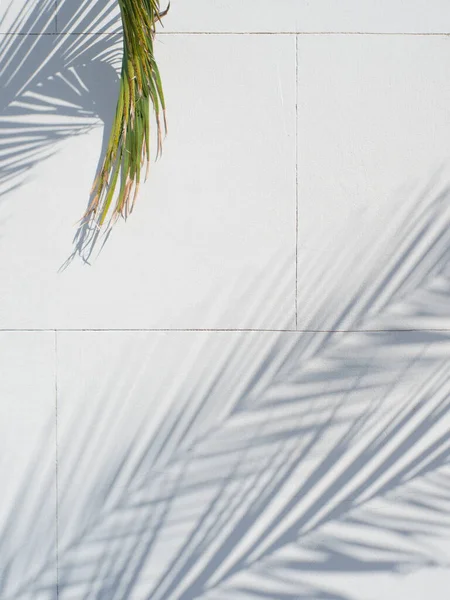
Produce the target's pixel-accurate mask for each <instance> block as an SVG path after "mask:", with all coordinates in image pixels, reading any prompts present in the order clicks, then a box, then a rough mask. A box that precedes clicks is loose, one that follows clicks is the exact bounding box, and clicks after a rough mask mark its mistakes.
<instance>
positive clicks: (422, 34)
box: [0, 28, 450, 37]
mask: <svg viewBox="0 0 450 600" xmlns="http://www.w3.org/2000/svg"><path fill="white" fill-rule="evenodd" d="M120 32H121V29H120V28H119V29H118V30H117V31H58V32H56V31H55V32H42V33H39V32H28V33H26V32H22V31H11V32H3V33H0V36H2V35H4V36H27V35H28V36H44V35H46V36H67V35H79V36H81V35H99V36H102V35H103V36H108V35H117V34H118V33H120ZM160 35H163V36H169V35H298V36H302V35H305V36H315V35H327V36H332V35H358V36H363V35H370V36H408V37H430V36H431V37H433V36H434V37H438V36H449V35H450V32H428V33H426V32H408V31H403V32H402V31H159V32H157V36H160Z"/></svg>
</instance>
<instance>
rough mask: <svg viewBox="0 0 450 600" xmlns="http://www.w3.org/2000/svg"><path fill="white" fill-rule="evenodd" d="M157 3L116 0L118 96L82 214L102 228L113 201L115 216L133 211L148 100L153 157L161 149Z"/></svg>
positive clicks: (145, 151)
mask: <svg viewBox="0 0 450 600" xmlns="http://www.w3.org/2000/svg"><path fill="white" fill-rule="evenodd" d="M159 4H160V3H159V0H140V1H139V0H119V5H120V12H121V18H122V25H123V38H124V48H123V60H122V72H121V82H120V90H119V99H118V102H117V109H116V115H115V119H114V123H113V127H112V130H111V134H110V138H109V143H108V146H107V149H106V154H105V158H104V162H103V166H102V167H101V169H100V172H99V174H98V176H97V178H96V180H95V182H94V186H93V195H94V198H93V200H92V202H91V203H90V205H89V208H88V210H87V211H86V214H85V218H86V220H87V221H91V220H93V221H94V222H95V223H97V225H98V226H100V227H101V226H102V225H103V224H104V223H105V220H106V218H107V216H108V214H109V212H110V209H111V207H112V206H113V205H114V208H113V209H112V217H113V221H114V220H116V219H117V217H119V216H123V217H124V218H126V217H127V216H128V215H129V214H130V213H131V211H132V210H133V206H134V202H135V200H136V196H137V193H138V191H139V185H140V183H141V177H142V173H141V171H142V167H146V174H147V173H148V167H149V160H150V121H151V113H150V104H151V105H152V107H153V110H154V113H155V117H156V127H157V149H156V157H158V156H159V155H160V154H161V147H162V134H163V129H164V131H166V129H167V126H166V116H165V109H166V106H165V100H164V93H163V88H162V83H161V76H160V73H159V70H158V66H157V64H156V61H155V57H154V52H153V43H154V37H155V26H156V23H157V22H158V21H160V20H161V18H162V17H163V16H164V14H166V13H167V10H168V9H167V10H166V11H165V12H164V13H160V6H159ZM117 189H118V194H117V197H115V192H116V190H117Z"/></svg>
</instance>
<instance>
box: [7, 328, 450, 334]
mask: <svg viewBox="0 0 450 600" xmlns="http://www.w3.org/2000/svg"><path fill="white" fill-rule="evenodd" d="M54 332H58V333H158V332H160V333H171V332H173V333H195V332H200V333H201V332H205V333H233V332H236V333H433V332H442V333H444V332H449V333H450V328H446V327H443V328H432V329H427V328H423V329H422V328H411V329H406V328H405V329H250V328H247V329H245V328H243V329H239V328H235V329H233V328H230V329H219V328H211V329H207V328H204V329H200V328H198V329H197V328H191V329H189V328H185V329H182V328H147V329H146V328H144V329H133V328H129V329H127V328H123V329H121V328H117V329H26V328H24V329H3V328H0V333H54Z"/></svg>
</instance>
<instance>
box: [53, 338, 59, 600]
mask: <svg viewBox="0 0 450 600" xmlns="http://www.w3.org/2000/svg"><path fill="white" fill-rule="evenodd" d="M54 336H55V337H54V345H55V536H56V549H55V560H56V565H55V570H56V600H58V599H59V447H58V330H56V329H55V330H54Z"/></svg>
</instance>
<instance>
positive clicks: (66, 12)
mask: <svg viewBox="0 0 450 600" xmlns="http://www.w3.org/2000/svg"><path fill="white" fill-rule="evenodd" d="M116 5H117V2H116V1H112V0H95V1H94V0H81V1H80V2H72V1H71V0H70V1H69V0H62V1H61V2H59V4H58V6H59V14H60V16H62V15H63V17H64V22H65V23H67V28H65V32H63V33H61V34H55V12H54V7H55V3H54V0H42V1H40V2H38V3H36V4H34V3H33V8H31V9H30V8H28V7H27V5H26V4H25V6H24V8H23V9H22V11H21V13H20V14H19V16H18V18H17V20H16V28H15V31H16V33H15V34H11V35H2V36H0V65H1V67H0V85H1V89H2V94H1V97H0V128H1V131H2V142H1V150H2V152H1V155H0V197H1V196H3V197H5V196H6V195H7V194H8V192H9V191H11V190H12V189H14V188H16V187H18V186H20V185H22V184H23V183H24V181H25V180H26V179H27V178H29V177H32V169H33V168H34V167H35V166H36V165H38V164H39V163H40V162H41V161H43V160H45V159H46V158H48V157H50V156H51V155H52V154H53V153H55V152H56V151H57V144H58V142H60V141H61V140H64V139H66V138H69V137H71V136H75V135H82V134H84V133H86V132H87V131H89V130H90V129H92V128H94V127H98V126H99V125H100V126H102V125H103V131H104V133H103V143H102V148H101V150H100V151H99V162H98V166H97V172H98V171H99V169H100V166H101V164H102V161H103V158H104V153H105V150H106V146H107V142H108V138H109V133H110V130H111V126H112V122H113V118H114V114H115V110H116V98H117V95H118V86H119V78H118V72H119V71H120V64H121V57H122V42H121V25H120V18H119V16H118V13H117V6H116ZM99 23H101V24H102V28H103V29H104V30H107V31H108V33H105V34H94V33H92V34H86V35H75V34H76V32H83V31H93V30H94V29H95V28H96V26H97V24H99ZM36 32H37V33H36ZM88 200H89V201H88ZM91 200H92V198H91V199H88V198H87V199H86V208H87V206H88V205H89V202H90V201H91ZM98 240H99V231H98V229H97V228H96V227H93V226H91V225H89V224H87V223H82V224H81V225H80V227H79V228H78V230H77V233H76V235H75V238H74V251H73V253H72V255H71V257H70V258H69V259H68V261H67V262H66V263H65V266H67V265H68V264H69V263H70V261H71V260H72V259H73V258H74V257H75V256H76V255H79V256H81V257H82V258H83V259H84V260H86V261H89V258H90V257H91V254H92V252H93V250H94V247H95V246H96V243H97V242H98Z"/></svg>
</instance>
